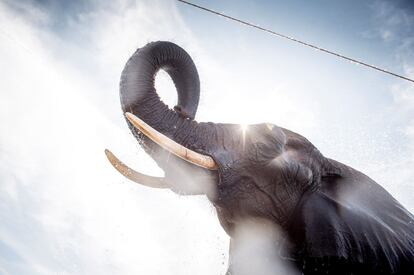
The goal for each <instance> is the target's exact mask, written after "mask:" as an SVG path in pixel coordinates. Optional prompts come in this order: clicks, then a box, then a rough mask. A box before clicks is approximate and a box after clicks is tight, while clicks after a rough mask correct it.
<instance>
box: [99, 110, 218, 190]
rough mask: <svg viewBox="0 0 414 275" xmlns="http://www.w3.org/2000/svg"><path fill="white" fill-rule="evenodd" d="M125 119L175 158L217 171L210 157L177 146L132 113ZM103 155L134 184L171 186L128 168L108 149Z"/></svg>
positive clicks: (126, 114)
mask: <svg viewBox="0 0 414 275" xmlns="http://www.w3.org/2000/svg"><path fill="white" fill-rule="evenodd" d="M125 117H126V118H127V119H128V120H129V122H130V123H131V124H132V125H133V126H134V127H135V128H136V129H137V130H139V131H140V132H141V133H142V134H144V135H145V136H146V137H148V138H149V139H151V140H152V141H153V142H155V143H156V144H158V145H159V146H161V147H162V148H164V149H165V150H167V151H168V152H170V153H172V154H174V155H175V156H177V157H179V158H181V159H183V160H185V161H187V162H189V163H191V164H193V165H196V166H199V167H201V168H205V169H208V170H217V169H218V165H217V163H216V162H215V161H214V159H213V158H212V157H210V156H207V155H203V154H200V153H197V152H195V151H193V150H190V149H188V148H186V147H184V146H182V145H181V144H178V143H177V142H175V141H174V140H172V139H170V138H168V137H166V136H165V135H163V134H162V133H160V132H158V131H157V130H155V129H154V128H152V127H151V126H149V125H148V124H146V123H145V122H144V121H142V120H141V119H140V118H138V117H137V116H135V115H134V114H132V113H129V112H126V113H125ZM105 154H106V157H107V158H108V160H109V162H110V163H111V164H112V166H113V167H114V168H115V169H116V170H117V171H118V172H120V173H121V174H122V175H123V176H125V177H126V178H128V179H130V180H132V181H134V182H136V183H139V184H142V185H145V186H148V187H152V188H170V187H171V184H170V183H169V182H168V180H167V179H166V178H165V177H153V176H148V175H145V174H142V173H140V172H138V171H135V170H134V169H132V168H130V167H128V166H127V165H126V164H124V163H123V162H122V161H120V160H119V159H118V158H117V157H116V156H115V155H114V154H113V153H112V152H111V151H109V150H108V149H105Z"/></svg>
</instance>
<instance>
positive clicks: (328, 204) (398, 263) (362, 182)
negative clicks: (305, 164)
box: [290, 161, 414, 274]
mask: <svg viewBox="0 0 414 275" xmlns="http://www.w3.org/2000/svg"><path fill="white" fill-rule="evenodd" d="M332 162H333V161H332ZM336 166H337V167H339V168H340V171H341V172H340V174H333V175H326V176H324V177H323V178H322V185H321V188H320V189H319V190H317V191H315V192H308V193H307V194H305V195H304V196H303V198H302V200H301V203H300V204H299V206H298V208H297V210H296V213H295V215H294V218H293V220H292V223H291V225H290V238H291V244H292V245H293V246H295V248H294V250H295V251H297V255H295V258H296V259H297V260H298V262H301V264H302V265H303V266H304V267H305V269H306V270H309V271H312V270H315V268H316V269H318V270H320V271H321V272H322V273H323V272H324V271H326V272H329V274H350V273H353V274H355V272H356V271H358V272H360V273H357V274H374V273H375V274H393V273H394V272H397V273H398V272H403V271H404V270H405V271H408V270H411V271H412V270H414V219H413V216H412V215H411V214H410V213H409V212H408V211H407V210H406V209H404V208H403V207H402V206H401V205H400V204H399V203H398V202H397V201H396V200H395V199H394V198H393V197H392V196H391V195H390V194H389V193H387V192H386V191H385V190H384V189H383V188H382V187H381V186H379V185H378V184H377V183H375V182H374V181H373V180H371V179H370V178H368V177H367V176H365V175H363V174H362V173H360V172H358V171H355V170H353V169H351V168H349V167H346V166H345V165H342V164H339V163H336ZM344 269H347V270H344ZM348 269H349V270H348ZM347 271H349V273H347ZM344 272H345V273H344ZM305 273H306V272H305ZM398 274H401V273H398ZM404 274H406V273H404ZM407 274H408V273H407Z"/></svg>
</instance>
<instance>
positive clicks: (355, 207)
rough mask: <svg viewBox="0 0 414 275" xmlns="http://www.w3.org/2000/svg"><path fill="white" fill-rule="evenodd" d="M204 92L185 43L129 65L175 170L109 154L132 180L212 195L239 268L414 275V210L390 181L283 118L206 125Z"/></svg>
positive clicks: (149, 135) (158, 146) (150, 149)
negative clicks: (146, 168)
mask: <svg viewBox="0 0 414 275" xmlns="http://www.w3.org/2000/svg"><path fill="white" fill-rule="evenodd" d="M159 70H164V71H166V72H167V73H168V74H169V76H170V77H171V79H172V81H173V82H174V84H175V87H176V90H177V94H178V101H177V105H176V106H175V107H174V108H171V109H170V108H169V107H168V106H167V105H166V104H165V103H163V101H162V100H161V99H160V97H159V95H158V94H157V92H156V89H155V86H154V84H155V76H156V74H157V72H158V71H159ZM199 96H200V81H199V76H198V72H197V69H196V66H195V64H194V62H193V61H192V59H191V57H190V56H189V54H188V53H187V52H186V51H185V50H184V49H182V48H181V47H179V46H178V45H176V44H174V43H171V42H166V41H157V42H151V43H149V44H147V45H146V46H144V47H142V48H139V49H138V50H137V51H136V52H135V53H134V54H133V55H132V56H131V57H130V58H129V60H128V61H127V63H126V65H125V68H124V70H123V71H122V74H121V81H120V101H121V106H122V110H123V112H124V114H125V117H126V121H127V124H128V126H129V128H130V130H131V131H132V133H133V135H134V136H135V137H136V139H137V140H138V142H139V143H140V145H141V146H142V148H143V149H144V150H145V152H146V153H147V154H149V155H150V156H151V157H152V158H153V159H154V160H155V162H156V163H157V165H158V166H159V167H160V168H161V169H162V170H163V171H164V176H163V177H152V176H148V175H145V174H142V173H140V172H138V171H136V170H134V169H132V168H130V167H128V166H127V165H126V164H124V163H122V162H121V161H120V160H119V159H118V158H117V157H116V156H115V155H114V154H113V153H111V152H110V151H109V150H105V153H106V155H107V157H108V159H109V161H110V162H111V164H112V165H113V166H114V167H115V168H116V169H117V170H118V171H119V172H120V173H122V174H123V175H124V176H126V177H127V178H129V179H131V180H132V181H135V182H137V183H140V184H143V185H146V186H149V187H153V188H169V189H171V190H173V191H174V192H176V193H179V194H184V195H206V196H207V198H208V200H209V201H210V202H211V204H212V205H213V206H214V208H215V209H216V212H217V217H218V220H219V222H220V224H221V226H222V227H223V229H224V231H225V232H226V233H227V234H228V235H229V237H230V252H229V264H228V265H229V267H228V271H227V274H236V275H241V274H414V217H413V215H412V214H411V213H410V212H409V211H408V210H407V209H406V208H404V207H403V206H402V205H401V204H400V203H399V202H398V201H397V200H396V199H395V198H394V197H393V196H392V195H391V194H389V193H388V192H387V191H386V190H385V189H384V188H383V187H381V186H380V185H379V184H378V183H376V182H375V181H374V180H372V179H371V178H369V177H368V176H366V175H365V174H363V173H361V172H359V171H357V170H355V169H353V168H351V167H349V166H347V165H345V164H342V163H340V162H338V161H335V160H333V159H330V158H327V157H325V156H323V155H322V153H321V152H320V151H319V150H318V149H317V148H315V146H314V145H313V144H312V143H311V142H310V141H308V140H307V139H306V138H304V137H303V136H301V135H299V134H297V133H294V132H292V131H290V130H288V129H284V128H282V127H278V126H276V125H274V124H270V123H262V124H254V125H249V126H248V127H247V128H243V127H241V125H238V124H221V123H212V122H197V121H196V120H195V115H196V111H197V107H198V103H199Z"/></svg>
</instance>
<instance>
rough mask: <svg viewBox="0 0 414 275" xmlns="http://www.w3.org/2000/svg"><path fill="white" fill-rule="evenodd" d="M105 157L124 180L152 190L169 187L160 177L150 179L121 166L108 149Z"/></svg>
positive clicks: (150, 177) (125, 166)
mask: <svg viewBox="0 0 414 275" xmlns="http://www.w3.org/2000/svg"><path fill="white" fill-rule="evenodd" d="M105 155H106V157H107V158H108V160H109V162H110V163H111V164H112V166H113V167H114V168H115V169H116V170H118V172H119V173H121V174H122V175H124V176H125V177H126V178H128V179H130V180H132V181H134V182H136V183H139V184H142V185H145V186H148V187H152V188H169V187H170V186H169V185H168V184H167V183H166V182H165V179H164V178H160V177H152V176H148V175H144V174H141V173H139V172H137V171H135V170H134V169H132V168H129V167H128V166H127V165H125V164H123V163H122V162H121V161H120V160H119V159H118V158H117V157H115V155H114V154H113V153H112V152H111V151H109V150H108V149H105Z"/></svg>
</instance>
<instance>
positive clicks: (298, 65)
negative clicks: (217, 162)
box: [0, 0, 414, 274]
mask: <svg viewBox="0 0 414 275" xmlns="http://www.w3.org/2000/svg"><path fill="white" fill-rule="evenodd" d="M65 3H70V4H65ZM84 3H86V4H84ZM175 5H176V4H175V2H174V1H138V2H136V1H127V0H125V1H123V0H117V1H89V2H83V1H8V2H7V3H5V2H2V3H0V26H1V27H0V60H2V64H6V66H1V67H0V73H1V75H2V79H3V81H1V82H0V90H1V91H2V92H1V93H0V122H1V125H2V129H3V130H2V131H1V132H0V152H1V154H0V164H1V165H0V177H1V179H2V182H1V184H0V219H1V220H2V224H1V225H0V272H1V273H5V274H7V273H10V274H27V273H30V274H56V273H59V274H107V273H116V274H154V273H155V274H220V273H221V274H223V273H224V272H225V270H226V262H227V253H228V252H227V250H228V249H227V244H228V238H227V236H226V235H225V234H224V232H223V231H222V229H221V228H220V225H219V223H218V221H217V218H216V215H215V213H214V211H213V208H212V206H211V205H209V204H208V202H207V201H206V199H205V198H202V197H179V196H177V195H175V194H172V193H171V192H168V191H160V190H150V189H147V188H145V187H141V186H137V185H134V184H132V183H131V182H128V181H127V180H125V179H123V178H122V177H121V176H120V175H119V174H118V173H117V172H116V171H114V169H113V168H112V167H111V166H110V165H109V164H108V163H107V161H106V159H105V155H104V153H103V149H104V148H106V147H108V148H110V149H112V150H113V151H114V152H115V153H117V155H119V156H120V157H121V158H122V159H123V160H124V161H125V162H126V163H128V164H129V165H131V166H132V167H136V168H137V169H138V170H140V171H142V172H145V173H148V174H152V175H160V174H161V173H162V171H160V170H159V169H158V168H157V167H156V165H155V164H154V163H153V162H152V160H151V159H150V158H149V157H148V156H147V155H146V154H144V153H143V151H142V150H141V149H140V148H139V146H138V145H137V143H136V141H135V140H134V139H133V138H132V136H131V135H130V134H129V133H128V130H127V127H126V124H125V122H124V120H123V118H122V114H121V110H120V106H119V96H118V85H119V76H120V72H121V70H122V68H123V66H124V64H125V62H126V60H127V59H128V58H129V56H130V55H131V53H133V52H134V51H135V49H136V48H137V47H140V46H143V45H145V44H146V43H147V42H150V41H154V40H169V41H173V42H176V43H177V44H179V45H180V46H182V47H183V48H185V49H186V50H187V51H188V52H189V53H190V55H191V56H192V57H193V59H194V61H195V63H196V65H197V67H198V69H199V73H200V77H201V89H202V95H201V102H200V107H199V112H198V114H197V119H198V120H200V121H209V120H212V121H215V122H219V121H220V122H233V123H244V124H247V123H258V122H272V123H276V124H278V125H281V126H284V127H286V128H290V129H292V130H294V131H297V132H299V133H302V134H304V135H305V136H307V137H309V138H310V140H311V141H313V142H314V143H315V144H316V145H317V146H318V147H319V148H320V149H321V151H322V152H323V153H324V154H326V155H327V156H329V157H334V158H337V159H339V160H341V161H345V162H347V163H350V164H352V166H354V167H356V168H358V169H360V168H361V170H363V171H364V172H368V174H369V175H374V177H375V179H378V180H380V183H381V184H383V185H384V186H386V187H387V189H388V190H390V191H391V192H392V193H393V194H394V195H396V196H397V198H398V199H401V200H402V201H403V203H404V205H406V206H407V207H409V208H410V209H414V208H413V207H414V205H413V204H412V201H413V200H412V195H411V194H412V193H413V192H411V191H414V190H413V186H412V183H411V182H410V179H412V178H413V174H412V172H411V170H410V169H411V167H412V165H411V163H412V162H410V161H412V152H414V150H411V149H410V150H411V151H409V150H408V149H407V148H409V146H410V145H411V144H414V143H412V142H411V140H412V139H411V137H412V136H411V135H412V129H413V128H412V125H413V124H412V122H410V120H409V118H412V115H411V114H412V110H413V109H412V108H413V107H412V104H411V103H409V102H411V100H412V98H411V94H412V92H411V88H410V87H409V86H406V85H404V84H396V83H393V84H394V86H392V87H390V88H389V89H388V88H387V92H389V94H391V95H392V98H393V101H392V103H391V104H392V106H391V107H390V106H389V102H388V101H387V104H384V105H380V104H377V103H376V101H380V100H379V99H378V98H380V97H378V96H377V93H379V92H378V89H379V90H380V88H381V87H380V85H382V83H384V82H380V83H379V84H377V83H376V82H377V80H381V81H382V79H380V77H378V78H376V77H373V76H371V75H369V74H368V73H365V71H362V70H357V69H355V67H352V66H349V64H343V63H338V62H336V60H335V61H333V60H332V59H330V57H329V58H328V57H327V58H326V59H325V57H323V56H320V55H317V57H315V54H314V53H313V52H309V51H308V49H303V50H302V49H298V48H293V47H292V48H289V47H288V46H286V48H285V47H284V46H280V44H276V43H273V44H272V43H270V42H268V41H267V40H265V39H262V38H257V37H256V36H255V37H253V38H254V39H252V34H251V33H250V32H248V31H246V32H244V31H240V29H238V28H239V26H234V28H235V29H237V31H235V32H234V33H232V34H231V37H230V38H229V33H225V34H223V33H220V32H218V34H217V36H214V35H211V34H208V35H207V34H206V33H202V32H197V33H196V32H195V29H196V28H197V27H200V26H198V25H196V22H195V20H193V21H192V20H191V19H192V18H191V17H190V18H189V17H186V18H185V19H183V18H182V17H181V15H180V12H178V10H177V7H176V6H175ZM384 12H385V11H384ZM378 18H380V17H378ZM408 18H409V17H407V18H406V19H404V20H405V21H404V20H403V21H399V22H400V24H405V23H404V22H406V21H407V20H408ZM378 20H380V19H378ZM396 20H397V21H398V20H399V19H398V16H397V17H395V18H394V19H389V20H387V21H386V22H387V25H386V28H385V27H384V28H383V29H384V30H385V31H388V32H389V33H388V34H386V35H385V36H386V37H383V38H384V39H388V40H387V43H394V41H397V40H396V39H400V37H402V36H401V35H400V30H399V28H398V24H397V21H396ZM200 21H201V20H200ZM197 22H198V21H197ZM213 22H216V21H214V20H210V21H208V23H209V24H208V26H207V27H208V28H211V26H210V24H214V23H213ZM217 22H219V23H217V24H218V25H219V26H222V25H221V24H224V23H223V22H222V21H217ZM229 26H230V25H229ZM231 26H233V25H231ZM229 28H230V27H229ZM404 28H405V27H404ZM211 29H212V28H211ZM405 29H406V30H408V31H409V29H408V28H405ZM232 30H234V29H232ZM376 30H378V29H376ZM200 33H201V34H200ZM404 37H405V38H406V39H407V40H404V41H405V43H402V44H401V45H406V46H404V47H401V48H400V51H398V53H400V54H402V53H403V52H404V50H409V49H410V45H412V44H410V43H412V42H410V41H409V40H408V36H404ZM398 41H399V40H398ZM288 48H289V49H288ZM401 56H402V55H401ZM316 58H318V60H317V61H318V62H316ZM396 59H397V60H398V55H397V52H396ZM403 60H405V61H406V62H405V63H404V62H402V61H403ZM400 61H401V62H400V63H399V64H400V66H401V68H402V67H404V68H405V69H406V72H407V73H410V72H411V71H412V68H413V67H412V64H413V63H412V62H411V61H408V59H405V58H401V59H400ZM361 75H362V76H361ZM364 77H365V78H364ZM368 80H369V81H368ZM364 83H365V84H364ZM156 85H157V91H159V92H160V94H161V97H162V98H163V100H164V101H166V102H167V103H168V104H170V105H173V104H174V103H175V100H176V95H175V93H173V92H171V91H172V90H174V89H173V84H172V83H171V81H170V79H169V77H168V76H167V75H166V74H165V73H161V74H159V75H158V76H157V83H156ZM377 88H378V89H377ZM384 89H385V88H384ZM380 92H381V90H380ZM378 106H380V107H384V106H387V107H390V108H388V109H386V108H382V109H380V111H378V108H379V107H378ZM391 113H392V114H393V118H391V116H390V114H391ZM410 115H411V116H410ZM396 129H397V130H396ZM398 129H402V131H398ZM396 132H398V133H396ZM406 139H409V141H407V140H406ZM406 145H407V146H406ZM398 148H400V149H398ZM398 150H401V151H402V152H400V151H398ZM410 154H411V155H410ZM384 156H386V157H384ZM407 161H408V162H407ZM407 163H408V164H407ZM396 173H397V174H398V175H399V177H398V179H395V174H396ZM121 183H125V184H121Z"/></svg>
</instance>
